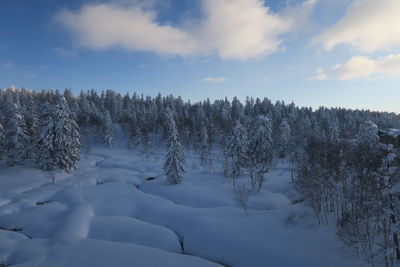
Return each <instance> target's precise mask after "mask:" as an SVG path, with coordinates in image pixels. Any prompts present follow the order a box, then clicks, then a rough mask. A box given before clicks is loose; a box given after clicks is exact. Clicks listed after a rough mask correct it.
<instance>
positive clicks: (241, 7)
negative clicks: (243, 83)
mask: <svg viewBox="0 0 400 267" xmlns="http://www.w3.org/2000/svg"><path fill="white" fill-rule="evenodd" d="M309 1H310V0H309ZM309 1H308V2H309ZM311 2H312V1H311ZM135 3H136V1H134V2H133V4H131V5H129V6H127V5H122V4H117V3H112V4H90V5H85V6H83V7H82V8H81V9H80V10H78V11H70V10H65V11H63V12H61V13H59V14H57V15H56V17H55V19H56V21H57V22H58V23H60V24H62V25H64V26H65V27H66V28H67V29H68V30H69V31H70V32H71V33H72V34H73V36H74V40H75V41H76V43H77V44H78V45H80V46H84V47H88V48H91V49H97V50H103V49H109V48H112V47H122V48H125V49H127V50H134V51H151V52H156V53H158V54H166V55H181V56H187V55H214V54H216V55H218V56H219V57H220V58H223V59H239V60H241V59H248V58H255V57H260V56H265V55H268V54H271V53H274V52H276V51H278V50H279V49H280V44H281V42H282V40H281V39H280V35H281V34H283V33H285V32H287V31H288V30H289V29H290V22H289V21H287V20H286V19H283V18H282V17H280V16H279V15H276V14H272V13H271V12H270V10H269V8H268V7H266V6H265V2H264V0H203V2H202V9H203V13H204V18H203V19H201V20H199V21H197V22H195V23H194V24H193V23H191V24H190V25H191V27H189V26H188V25H189V23H188V24H186V23H182V24H181V25H178V26H171V25H165V24H160V23H159V22H158V21H157V14H156V12H155V11H153V10H152V9H151V8H148V7H147V8H143V6H142V5H139V4H135Z"/></svg>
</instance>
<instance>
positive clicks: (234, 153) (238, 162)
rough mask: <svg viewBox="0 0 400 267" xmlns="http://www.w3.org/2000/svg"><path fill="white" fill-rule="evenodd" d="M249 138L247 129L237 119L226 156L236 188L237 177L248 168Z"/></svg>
mask: <svg viewBox="0 0 400 267" xmlns="http://www.w3.org/2000/svg"><path fill="white" fill-rule="evenodd" d="M247 155H248V140H247V133H246V129H245V128H244V127H243V125H242V124H241V123H240V121H239V120H237V121H236V125H235V127H234V128H233V133H232V137H231V140H230V143H229V144H228V150H227V154H226V157H227V158H228V160H229V170H230V171H229V175H230V176H231V177H232V183H233V188H234V189H236V182H235V180H236V178H237V177H239V175H240V174H241V173H242V170H243V169H244V168H246V166H247V161H248V157H247Z"/></svg>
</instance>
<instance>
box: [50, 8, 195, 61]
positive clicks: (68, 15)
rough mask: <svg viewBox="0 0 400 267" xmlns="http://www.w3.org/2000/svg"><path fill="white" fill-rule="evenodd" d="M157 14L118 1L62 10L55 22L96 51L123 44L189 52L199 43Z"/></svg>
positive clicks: (140, 49)
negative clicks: (74, 10) (72, 9)
mask: <svg viewBox="0 0 400 267" xmlns="http://www.w3.org/2000/svg"><path fill="white" fill-rule="evenodd" d="M155 19H156V14H155V13H154V12H152V11H146V10H144V9H142V8H140V7H130V8H126V7H124V6H119V5H116V4H98V5H85V6H84V7H82V8H81V9H80V10H79V11H78V12H73V11H63V12H61V13H59V14H58V15H57V16H56V21H58V22H59V23H61V24H63V25H65V26H66V27H67V28H68V29H69V30H70V31H71V32H72V33H73V34H74V36H75V40H76V41H77V43H78V45H81V46H85V47H89V48H92V49H96V50H103V49H108V48H111V47H122V48H125V49H127V50H138V51H154V52H157V53H159V54H176V55H187V54H190V53H193V51H194V50H195V48H196V42H195V41H194V40H192V38H191V37H190V36H189V35H188V34H187V33H186V32H184V31H182V30H180V29H177V28H174V27H172V26H169V25H160V24H158V23H157V22H156V21H155Z"/></svg>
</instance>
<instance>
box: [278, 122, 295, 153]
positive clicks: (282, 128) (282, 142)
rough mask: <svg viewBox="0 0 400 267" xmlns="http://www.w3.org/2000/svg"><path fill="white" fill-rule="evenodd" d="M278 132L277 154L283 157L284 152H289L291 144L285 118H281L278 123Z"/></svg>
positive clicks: (289, 131) (288, 127)
mask: <svg viewBox="0 0 400 267" xmlns="http://www.w3.org/2000/svg"><path fill="white" fill-rule="evenodd" d="M279 133H280V135H279V137H278V142H277V145H278V150H279V156H280V157H282V158H283V157H285V154H286V153H287V152H289V150H290V149H291V145H292V136H291V130H290V126H289V124H288V123H287V121H286V119H283V120H282V122H281V124H280V125H279Z"/></svg>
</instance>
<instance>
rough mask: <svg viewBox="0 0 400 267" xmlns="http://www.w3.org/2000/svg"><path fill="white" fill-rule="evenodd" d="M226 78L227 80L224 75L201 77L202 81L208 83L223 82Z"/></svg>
mask: <svg viewBox="0 0 400 267" xmlns="http://www.w3.org/2000/svg"><path fill="white" fill-rule="evenodd" d="M226 80H227V78H226V77H206V78H204V79H202V81H203V82H209V83H218V82H224V81H226Z"/></svg>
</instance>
